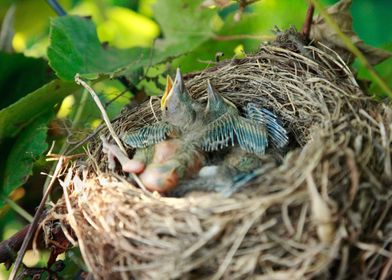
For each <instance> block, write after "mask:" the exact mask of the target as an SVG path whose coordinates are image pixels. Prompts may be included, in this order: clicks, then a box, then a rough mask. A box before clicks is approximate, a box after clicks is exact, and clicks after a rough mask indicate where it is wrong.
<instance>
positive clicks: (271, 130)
mask: <svg viewBox="0 0 392 280" xmlns="http://www.w3.org/2000/svg"><path fill="white" fill-rule="evenodd" d="M246 114H247V118H248V119H251V120H252V121H254V122H256V123H259V124H264V125H265V126H266V128H267V134H268V137H269V139H270V140H271V142H272V143H273V144H274V145H275V146H276V147H278V148H283V147H284V146H286V145H287V143H288V141H289V137H288V136H287V131H286V129H284V128H283V126H282V125H281V124H280V122H279V120H278V118H277V117H276V115H275V114H274V113H272V112H270V111H268V110H267V109H264V108H258V107H257V106H256V105H255V104H253V103H248V105H247V106H246Z"/></svg>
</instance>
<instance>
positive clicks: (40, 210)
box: [9, 156, 64, 280]
mask: <svg viewBox="0 0 392 280" xmlns="http://www.w3.org/2000/svg"><path fill="white" fill-rule="evenodd" d="M63 161H64V158H63V157H62V156H61V157H60V159H59V161H58V162H57V165H56V170H55V171H54V174H53V176H52V177H51V180H50V183H49V186H48V188H47V189H46V191H45V193H44V196H43V197H42V199H41V202H40V204H39V206H38V209H37V212H35V215H34V219H33V221H32V223H31V225H30V226H29V230H28V231H27V234H26V237H25V239H24V240H23V243H22V246H21V248H20V250H19V252H18V256H17V257H16V261H15V265H14V267H13V268H12V271H11V274H10V277H9V280H14V279H15V276H16V273H17V272H18V269H19V267H20V265H21V263H22V260H23V256H24V254H25V253H26V250H27V246H28V245H29V243H30V240H31V238H32V237H33V235H34V234H35V231H36V230H37V228H38V222H39V220H40V218H41V216H42V213H43V211H44V207H45V202H46V199H47V198H48V195H49V193H50V191H51V189H52V187H53V185H54V182H55V181H56V179H57V177H58V176H59V174H60V171H61V169H62V166H63Z"/></svg>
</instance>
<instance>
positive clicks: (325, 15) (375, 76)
mask: <svg viewBox="0 0 392 280" xmlns="http://www.w3.org/2000/svg"><path fill="white" fill-rule="evenodd" d="M310 1H311V2H312V4H313V5H314V6H315V8H316V9H317V10H318V11H319V13H320V14H321V16H322V17H323V18H324V19H325V21H326V22H327V24H328V25H329V26H330V27H331V28H332V29H333V30H334V31H335V32H336V33H337V34H338V36H339V37H340V39H341V40H342V41H343V43H344V45H345V46H346V48H347V49H348V50H349V51H350V52H352V53H353V54H354V55H355V56H356V57H357V58H358V60H359V61H360V62H361V64H362V65H363V66H364V67H365V68H366V69H367V70H368V71H369V73H370V75H371V77H372V78H373V79H374V81H375V82H376V83H377V84H378V85H379V86H380V87H381V89H382V90H383V91H384V92H385V93H386V94H387V95H388V96H389V97H390V98H392V89H391V88H390V87H389V86H388V85H387V83H386V82H385V81H384V80H383V79H382V78H381V77H380V75H378V73H377V71H376V70H375V69H374V68H373V67H372V65H371V64H370V63H369V61H368V60H367V59H366V57H365V56H364V55H363V53H362V52H361V51H360V50H359V49H358V48H357V47H356V46H355V45H354V43H353V42H352V41H351V40H350V38H349V37H348V36H347V35H345V34H344V33H343V32H342V30H341V29H340V28H339V26H338V25H337V23H336V22H335V20H334V19H333V18H332V17H331V16H330V15H329V14H328V13H327V12H326V10H325V9H324V7H323V5H321V4H320V2H319V0H310Z"/></svg>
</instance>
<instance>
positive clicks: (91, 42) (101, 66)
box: [48, 16, 146, 81]
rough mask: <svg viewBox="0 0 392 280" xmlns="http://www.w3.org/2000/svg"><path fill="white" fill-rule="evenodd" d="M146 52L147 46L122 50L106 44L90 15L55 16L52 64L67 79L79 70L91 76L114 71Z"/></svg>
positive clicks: (59, 74)
mask: <svg viewBox="0 0 392 280" xmlns="http://www.w3.org/2000/svg"><path fill="white" fill-rule="evenodd" d="M145 54H146V49H143V48H132V49H128V50H120V49H115V48H112V47H109V46H104V45H102V44H101V42H99V40H98V37H97V33H96V30H95V26H94V24H93V23H92V21H91V20H90V19H87V18H82V17H77V16H64V17H59V18H55V19H52V22H51V30H50V46H49V48H48V58H49V64H50V66H51V67H52V68H53V69H54V70H55V71H56V74H57V75H58V76H59V77H60V78H62V79H64V80H68V81H71V80H73V79H74V77H75V74H76V73H79V74H81V75H83V74H88V75H89V76H91V78H97V77H98V74H112V73H114V72H116V71H118V70H119V69H121V68H123V67H125V66H126V65H128V64H130V63H131V62H134V61H138V60H140V59H142V58H143V56H145Z"/></svg>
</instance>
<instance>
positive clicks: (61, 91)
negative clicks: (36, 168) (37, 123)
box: [0, 80, 80, 143]
mask: <svg viewBox="0 0 392 280" xmlns="http://www.w3.org/2000/svg"><path fill="white" fill-rule="evenodd" d="M79 88H80V87H79V86H78V85H76V84H75V83H69V82H63V81H60V80H54V81H52V82H50V83H48V84H46V85H44V86H42V87H41V88H39V89H37V90H36V91H34V92H32V93H30V94H28V95H26V96H25V97H23V98H21V99H19V100H18V101H17V102H15V103H14V104H12V105H10V106H8V107H7V108H4V109H3V110H0V143H1V141H2V140H4V138H10V137H14V136H15V135H16V134H18V132H19V131H20V130H21V129H22V128H23V127H25V126H26V125H28V124H29V123H31V121H33V120H34V118H36V117H37V116H38V115H40V114H42V113H44V112H47V111H48V110H51V109H52V108H53V106H54V105H55V104H57V103H59V102H60V101H61V100H63V98H64V97H65V96H67V95H69V94H72V93H73V92H74V91H75V90H78V89H79Z"/></svg>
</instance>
